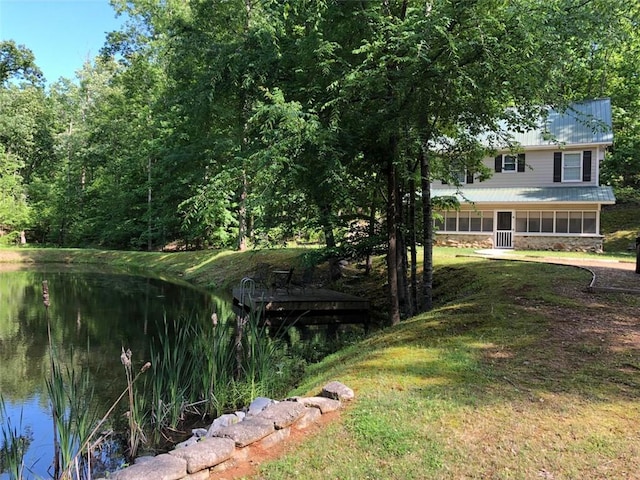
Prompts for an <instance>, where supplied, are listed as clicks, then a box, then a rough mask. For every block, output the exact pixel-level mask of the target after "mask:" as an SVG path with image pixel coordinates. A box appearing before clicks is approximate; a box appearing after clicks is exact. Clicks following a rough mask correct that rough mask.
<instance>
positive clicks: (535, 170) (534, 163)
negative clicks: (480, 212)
mask: <svg viewBox="0 0 640 480" xmlns="http://www.w3.org/2000/svg"><path fill="white" fill-rule="evenodd" d="M584 150H591V152H592V154H591V181H589V182H582V181H580V182H567V183H554V181H553V152H554V151H560V150H559V149H558V150H552V149H549V150H536V151H529V152H525V163H526V166H525V171H524V172H504V171H503V172H500V173H497V172H495V170H494V167H495V164H494V158H486V159H485V160H484V161H483V163H484V165H485V166H486V167H487V168H488V169H489V170H490V171H492V172H494V173H493V176H492V177H491V178H490V179H488V180H485V181H484V182H479V181H477V180H475V181H474V183H473V188H484V187H486V188H496V187H553V186H597V185H599V183H598V174H599V170H600V169H599V165H598V162H599V158H600V157H601V156H602V153H601V152H600V151H599V149H598V148H582V149H576V148H571V149H566V150H563V152H576V153H579V152H583V151H584ZM432 187H433V189H434V190H437V189H438V188H439V187H445V188H450V187H451V185H444V184H443V183H442V182H441V181H439V180H438V181H434V182H433V185H432Z"/></svg>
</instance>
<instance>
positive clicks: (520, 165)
mask: <svg viewBox="0 0 640 480" xmlns="http://www.w3.org/2000/svg"><path fill="white" fill-rule="evenodd" d="M518 171H519V172H524V153H519V154H518Z"/></svg>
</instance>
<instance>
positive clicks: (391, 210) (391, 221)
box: [387, 148, 400, 325]
mask: <svg viewBox="0 0 640 480" xmlns="http://www.w3.org/2000/svg"><path fill="white" fill-rule="evenodd" d="M392 151H393V153H395V148H394V149H393V150H392ZM397 181H398V179H397V172H396V167H395V165H394V156H393V155H390V157H389V165H388V170H387V238H388V246H387V283H388V284H389V322H390V323H391V325H397V324H398V323H400V302H399V299H398V252H397V250H398V238H397V235H398V229H397V225H396V220H397V217H396V210H397V205H398V202H397V198H396V196H397V192H398V189H397V185H396V184H397Z"/></svg>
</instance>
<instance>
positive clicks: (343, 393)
mask: <svg viewBox="0 0 640 480" xmlns="http://www.w3.org/2000/svg"><path fill="white" fill-rule="evenodd" d="M322 396H323V397H327V398H332V399H334V400H340V401H349V400H353V399H354V398H355V394H354V393H353V390H351V389H350V388H349V387H347V386H346V385H344V384H342V383H340V382H330V383H328V384H326V385H325V386H324V388H323V389H322Z"/></svg>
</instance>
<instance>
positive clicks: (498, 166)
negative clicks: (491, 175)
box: [495, 155, 502, 173]
mask: <svg viewBox="0 0 640 480" xmlns="http://www.w3.org/2000/svg"><path fill="white" fill-rule="evenodd" d="M495 166H496V168H495V170H496V173H500V172H501V171H502V155H497V156H496V165H495Z"/></svg>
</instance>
